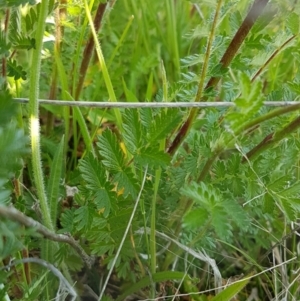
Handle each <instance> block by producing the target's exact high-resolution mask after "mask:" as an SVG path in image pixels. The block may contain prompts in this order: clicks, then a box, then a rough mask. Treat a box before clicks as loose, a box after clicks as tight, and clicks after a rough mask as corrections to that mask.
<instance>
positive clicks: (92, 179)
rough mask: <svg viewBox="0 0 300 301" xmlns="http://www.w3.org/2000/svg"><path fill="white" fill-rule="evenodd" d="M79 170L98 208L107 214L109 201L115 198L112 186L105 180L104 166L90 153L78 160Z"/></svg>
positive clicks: (109, 205)
mask: <svg viewBox="0 0 300 301" xmlns="http://www.w3.org/2000/svg"><path fill="white" fill-rule="evenodd" d="M79 170H80V171H81V174H82V178H83V179H84V180H85V181H86V187H87V188H89V189H90V190H91V192H92V197H93V198H94V200H95V202H96V205H97V208H98V210H103V209H104V212H103V215H104V216H105V217H106V216H108V214H109V212H110V209H111V202H112V201H113V200H114V199H115V193H114V192H113V191H112V189H113V186H112V185H111V184H110V183H109V182H108V181H107V180H106V175H105V169H104V166H103V165H102V164H101V163H100V162H98V160H97V159H96V158H94V157H93V156H92V155H91V154H90V155H88V156H87V157H86V158H84V159H83V160H81V161H80V163H79Z"/></svg>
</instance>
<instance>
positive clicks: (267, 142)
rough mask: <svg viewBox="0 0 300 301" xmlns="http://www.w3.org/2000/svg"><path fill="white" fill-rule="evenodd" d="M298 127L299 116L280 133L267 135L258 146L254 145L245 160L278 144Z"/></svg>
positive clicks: (299, 124)
mask: <svg viewBox="0 0 300 301" xmlns="http://www.w3.org/2000/svg"><path fill="white" fill-rule="evenodd" d="M299 127H300V116H299V117H297V118H296V119H294V120H293V121H292V122H290V123H289V124H288V125H287V126H285V127H284V128H283V129H281V130H280V131H278V132H273V133H270V134H269V135H267V136H266V137H265V138H264V139H263V140H262V141H261V142H260V143H259V144H258V145H256V146H255V147H254V148H253V149H252V150H250V151H249V152H248V153H247V154H246V158H247V159H248V160H249V159H251V158H253V157H256V156H258V155H259V154H260V153H261V152H262V151H264V150H266V149H267V148H270V147H271V146H272V145H274V144H275V143H277V142H279V141H280V140H282V139H283V138H284V137H285V136H287V135H288V134H290V133H292V132H294V131H295V130H297V129H298V128H299ZM246 158H243V159H242V162H246V161H247V159H246Z"/></svg>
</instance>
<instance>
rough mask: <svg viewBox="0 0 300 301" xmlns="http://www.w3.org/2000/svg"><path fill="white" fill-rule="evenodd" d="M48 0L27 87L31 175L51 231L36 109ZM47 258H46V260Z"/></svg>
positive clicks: (38, 26) (45, 219)
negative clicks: (28, 86)
mask: <svg viewBox="0 0 300 301" xmlns="http://www.w3.org/2000/svg"><path fill="white" fill-rule="evenodd" d="M48 4H49V0H43V1H42V2H41V8H40V15H39V19H38V24H37V31H36V49H35V50H33V54H32V65H31V69H30V70H31V72H30V88H29V116H30V138H31V151H32V168H33V177H34V181H35V185H36V189H37V194H38V198H39V201H40V206H41V212H42V217H43V222H44V224H45V226H46V227H47V228H48V229H50V230H52V231H53V229H54V228H53V225H52V222H51V218H50V211H49V206H48V201H47V196H46V191H45V185H44V177H43V171H42V159H41V147H40V122H39V109H38V95H39V81H40V68H41V54H42V47H43V37H44V30H45V22H46V17H47V13H48ZM47 259H48V258H46V260H47Z"/></svg>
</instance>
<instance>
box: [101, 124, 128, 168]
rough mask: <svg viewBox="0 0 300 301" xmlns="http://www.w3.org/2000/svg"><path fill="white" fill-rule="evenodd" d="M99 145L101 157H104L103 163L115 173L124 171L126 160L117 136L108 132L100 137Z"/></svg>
mask: <svg viewBox="0 0 300 301" xmlns="http://www.w3.org/2000/svg"><path fill="white" fill-rule="evenodd" d="M97 145H98V147H99V153H100V155H101V156H103V160H102V163H103V164H104V165H105V166H106V167H108V168H109V169H111V170H112V171H114V172H119V171H122V169H123V167H124V165H125V159H124V154H123V152H122V150H121V148H120V145H119V143H118V140H117V137H116V135H114V134H113V133H112V132H111V131H110V130H106V131H105V132H104V133H103V134H102V136H99V142H98V143H97Z"/></svg>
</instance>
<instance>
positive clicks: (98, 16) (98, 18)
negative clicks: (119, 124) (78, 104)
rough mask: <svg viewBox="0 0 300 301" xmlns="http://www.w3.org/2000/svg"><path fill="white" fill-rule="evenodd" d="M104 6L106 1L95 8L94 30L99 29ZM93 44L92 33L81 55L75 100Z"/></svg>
mask: <svg viewBox="0 0 300 301" xmlns="http://www.w3.org/2000/svg"><path fill="white" fill-rule="evenodd" d="M106 6H107V2H106V3H101V2H100V3H99V5H98V8H97V11H96V14H95V18H94V26H95V31H96V32H98V31H99V29H100V26H101V22H102V20H103V15H104V12H105V9H106ZM94 46H95V42H94V38H93V35H92V34H91V35H90V37H89V40H88V42H87V43H86V45H85V48H84V51H83V55H82V61H81V65H80V69H79V79H78V83H77V87H76V92H75V97H74V98H75V100H78V99H79V96H80V93H81V90H82V87H83V82H84V79H85V76H86V72H87V69H88V66H89V63H90V60H91V57H92V54H93V51H94Z"/></svg>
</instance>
